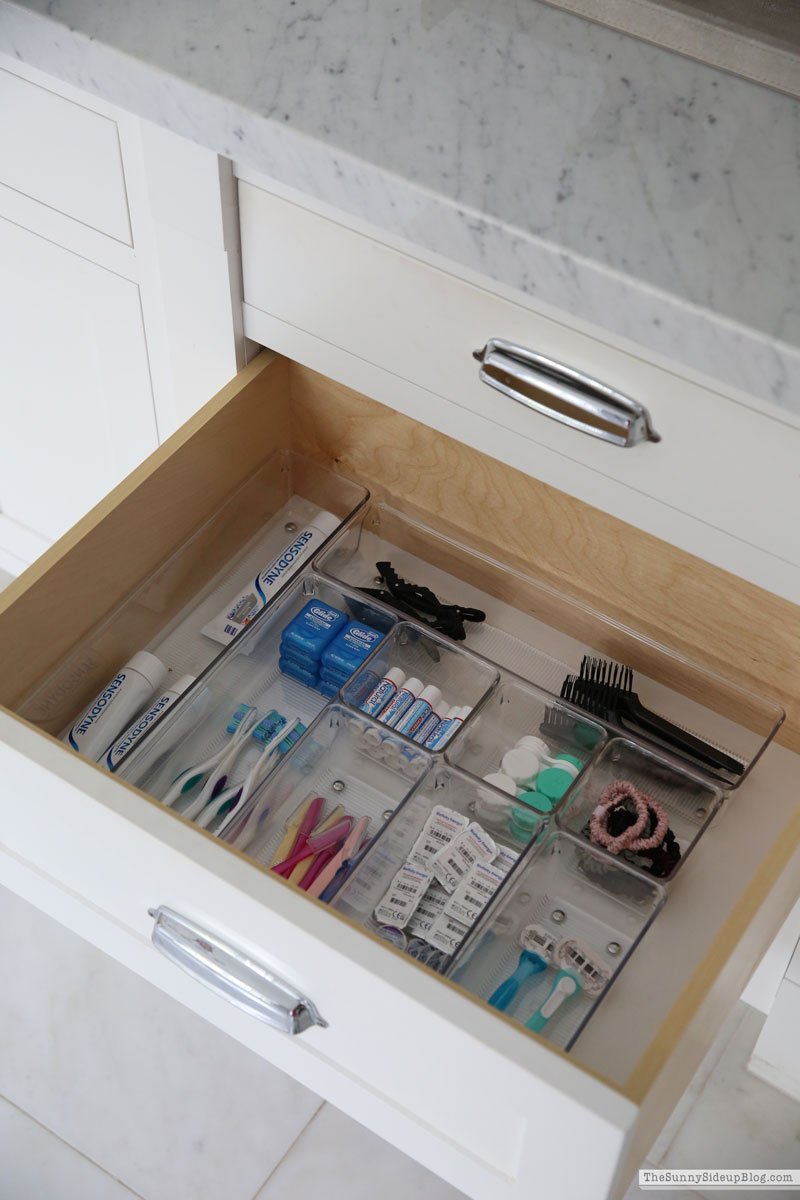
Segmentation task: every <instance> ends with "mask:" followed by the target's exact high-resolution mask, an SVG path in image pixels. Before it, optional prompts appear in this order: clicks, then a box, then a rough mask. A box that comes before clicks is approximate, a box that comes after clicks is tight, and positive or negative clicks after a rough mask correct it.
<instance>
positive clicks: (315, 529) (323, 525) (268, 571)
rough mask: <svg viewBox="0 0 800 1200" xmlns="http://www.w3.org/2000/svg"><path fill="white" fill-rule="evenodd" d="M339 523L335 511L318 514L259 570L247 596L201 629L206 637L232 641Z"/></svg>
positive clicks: (230, 605) (238, 597) (224, 644)
mask: <svg viewBox="0 0 800 1200" xmlns="http://www.w3.org/2000/svg"><path fill="white" fill-rule="evenodd" d="M339 524H340V522H339V518H338V517H335V516H334V515H333V513H329V512H319V513H317V515H316V516H315V517H314V521H313V523H309V524H308V525H306V526H305V527H304V528H303V529H301V530H300V531H299V532H298V533H296V534H295V535H294V536H293V538H292V540H291V541H290V542H289V544H288V545H286V546H284V548H283V549H282V550H281V552H280V554H277V555H276V556H275V558H273V560H272V562H271V563H268V564H267V566H266V567H264V568H263V570H261V571H259V573H258V575H256V577H255V579H254V580H253V583H252V586H251V587H250V588H249V589H248V590H247V591H246V592H245V593H244V594H243V595H239V596H236V597H235V598H234V599H233V600H232V601H231V603H230V604H227V605H226V606H225V610H224V611H223V612H221V613H220V614H219V616H217V617H214V619H213V621H209V622H208V624H207V625H204V626H203V628H202V631H201V632H202V633H203V634H204V636H205V637H207V638H211V640H212V642H219V643H220V645H222V646H227V645H228V643H229V642H232V641H233V639H234V638H235V637H236V635H237V634H238V633H241V631H242V630H243V629H244V628H245V626H247V625H249V624H250V622H251V621H252V620H253V618H254V617H256V616H258V614H259V613H260V612H261V610H262V608H265V607H266V606H267V604H268V603H269V601H270V600H271V598H272V596H273V595H274V594H275V592H276V591H277V590H278V588H279V587H282V586H283V584H284V583H285V582H286V580H287V579H291V577H292V576H293V575H294V574H295V572H296V571H297V570H298V568H299V567H301V566H302V564H303V563H304V562H305V561H306V560H307V559H309V558H310V557H311V555H312V554H316V552H317V551H318V550H319V549H320V547H321V546H322V543H323V542H324V541H325V539H326V538H327V537H330V535H331V534H332V533H333V532H334V531H335V530H336V529H338V528H339Z"/></svg>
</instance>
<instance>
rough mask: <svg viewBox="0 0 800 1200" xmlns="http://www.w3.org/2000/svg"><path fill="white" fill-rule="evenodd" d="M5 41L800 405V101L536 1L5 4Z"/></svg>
mask: <svg viewBox="0 0 800 1200" xmlns="http://www.w3.org/2000/svg"><path fill="white" fill-rule="evenodd" d="M0 51H2V52H5V53H7V54H10V55H12V56H17V57H19V58H21V59H22V60H23V61H25V62H27V63H29V64H30V65H32V66H35V67H39V68H40V69H42V70H45V71H49V72H51V73H52V74H55V75H56V76H58V77H60V78H62V79H64V80H66V81H67V82H69V83H72V84H74V85H76V86H78V87H81V88H84V89H85V90H87V91H88V92H90V93H94V94H97V95H100V96H102V97H103V98H105V99H107V100H109V101H111V102H113V103H116V104H118V105H120V106H122V107H123V108H127V109H129V110H131V111H133V112H135V113H137V114H139V115H140V116H143V117H146V118H148V119H151V120H154V121H156V122H158V123H159V124H161V125H163V126H165V127H167V128H169V129H171V130H173V131H174V132H176V133H179V134H182V135H184V136H187V137H190V138H192V139H193V140H195V141H197V142H200V143H202V144H203V145H206V146H209V147H211V148H213V149H215V150H217V151H218V152H219V153H221V154H224V155H226V156H228V157H231V158H233V159H235V160H237V161H239V162H241V163H242V164H244V165H246V166H249V167H251V168H253V169H255V170H257V171H260V172H262V173H264V174H265V175H267V176H269V177H271V178H273V179H275V180H277V181H278V182H279V183H280V184H283V185H285V186H288V187H291V188H294V189H297V190H298V191H300V192H302V193H304V194H306V195H308V196H310V197H312V198H314V199H317V200H322V201H324V202H325V203H326V204H330V205H333V206H335V207H337V208H339V209H340V210H342V211H343V212H344V213H345V214H348V215H351V216H353V217H355V218H357V219H359V220H366V221H368V222H370V223H371V224H372V225H374V226H375V227H376V228H378V229H382V230H385V231H387V232H389V233H390V234H392V235H393V236H395V237H400V238H403V239H407V240H408V241H409V242H410V243H412V244H413V245H414V246H419V247H422V248H423V249H425V250H429V251H434V252H436V253H438V254H441V255H444V256H446V257H447V258H450V259H451V260H452V261H453V262H454V263H456V264H460V265H462V266H465V267H467V268H469V269H471V270H477V271H479V272H481V273H482V274H484V275H486V276H488V277H489V278H491V279H493V280H496V281H499V282H501V283H503V284H505V285H508V286H510V287H512V288H515V289H519V290H521V291H524V292H526V293H528V294H530V295H532V296H535V297H537V298H540V299H543V300H545V301H547V302H548V303H550V304H553V305H555V306H556V307H559V308H561V309H564V310H566V311H568V312H569V313H572V314H574V315H576V316H579V317H580V318H583V319H586V320H589V321H592V322H595V323H597V324H599V325H600V326H601V327H604V328H606V329H609V330H611V331H612V332H614V333H617V334H621V335H623V336H626V337H629V338H631V339H632V340H634V341H635V342H637V343H639V344H641V345H643V346H645V347H647V348H650V349H653V350H656V351H658V352H660V353H664V354H666V355H668V356H670V357H677V358H679V359H680V361H681V362H683V363H686V364H688V365H689V366H692V367H694V368H695V369H697V370H700V371H702V372H704V373H706V374H707V375H710V376H712V377H715V378H717V379H720V380H722V381H724V382H727V383H731V384H733V385H735V386H737V387H740V388H742V389H743V390H744V391H747V392H749V393H751V394H752V395H753V396H754V397H756V398H757V399H758V400H760V401H762V402H766V403H768V404H777V405H780V406H783V407H784V408H785V409H788V410H792V411H794V412H796V413H800V348H799V347H800V103H798V102H797V101H795V100H792V99H791V98H790V97H788V96H784V95H781V94H778V93H775V92H771V91H769V90H767V89H765V88H760V87H758V86H757V85H755V84H751V83H748V82H746V81H744V80H741V79H738V78H735V77H733V76H728V75H725V74H723V73H721V72H719V71H716V70H714V69H713V68H710V67H706V66H703V65H701V64H698V63H695V62H692V61H690V60H688V59H684V58H681V57H679V56H677V55H674V54H670V53H668V52H666V51H663V50H660V49H658V48H656V47H653V46H649V45H646V44H644V43H641V42H638V41H636V40H634V39H632V38H628V37H626V36H624V35H622V34H618V33H615V32H613V31H611V30H609V29H606V28H602V27H600V26H597V25H594V24H592V23H591V22H587V21H584V20H582V19H580V18H577V17H575V16H572V15H570V14H567V13H564V12H561V11H558V10H555V9H551V8H549V7H548V6H547V5H545V4H541V3H538V2H537V0H493V2H492V4H491V5H486V4H478V3H477V0H420V3H418V4H417V3H412V4H408V5H403V6H401V5H393V6H387V5H382V4H376V3H371V2H370V0H288V2H287V3H286V4H283V5H265V4H263V2H262V0H219V2H218V3H215V4H214V5H213V6H212V5H208V6H198V5H197V3H196V0H172V2H171V3H170V5H169V6H164V5H162V4H157V3H156V2H155V0H143V2H142V3H140V4H138V5H126V6H121V5H97V4H95V3H93V2H92V0H0Z"/></svg>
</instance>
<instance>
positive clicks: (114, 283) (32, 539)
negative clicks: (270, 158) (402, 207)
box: [0, 56, 243, 574]
mask: <svg viewBox="0 0 800 1200" xmlns="http://www.w3.org/2000/svg"><path fill="white" fill-rule="evenodd" d="M234 195H235V194H234V188H233V181H232V177H231V174H230V169H229V168H228V167H227V164H225V163H223V162H222V161H221V160H220V159H218V158H217V156H216V155H215V154H212V153H210V152H208V151H205V150H200V149H199V148H197V147H195V146H192V145H191V144H190V143H188V142H185V141H183V140H182V139H179V138H175V137H173V136H171V135H170V134H167V133H164V132H163V131H161V130H159V129H156V128H155V127H153V126H149V125H146V124H145V123H143V122H140V121H138V120H137V119H135V118H134V117H131V116H130V115H129V114H127V113H123V112H119V111H117V110H114V109H113V108H111V106H109V105H105V104H104V103H103V102H102V101H99V100H96V99H90V98H89V97H86V96H84V95H83V94H82V93H80V92H76V91H75V90H74V89H71V88H68V87H66V86H64V85H61V84H57V83H56V82H55V81H54V80H52V79H50V78H49V77H47V76H44V75H41V74H40V73H38V72H35V71H32V70H30V69H29V68H27V67H24V66H23V65H22V64H20V63H17V62H15V61H12V60H10V59H7V58H5V57H3V56H0V263H2V273H1V274H0V566H2V567H3V568H4V569H5V570H7V571H10V572H11V573H12V574H17V573H18V572H19V571H21V570H22V569H23V568H24V567H25V566H27V565H28V564H29V563H31V562H32V561H33V560H34V559H35V558H36V557H38V555H39V554H41V553H42V551H43V550H44V549H46V547H47V546H48V545H49V544H50V543H51V542H52V541H53V540H54V539H55V538H57V537H59V536H60V535H61V534H62V533H64V532H65V531H66V530H67V529H68V528H69V527H70V526H71V525H72V524H74V522H75V521H76V520H77V519H78V518H79V517H80V516H82V515H83V513H85V512H86V511H87V509H89V508H91V507H92V505H94V504H95V503H96V502H97V501H98V500H100V499H101V498H102V496H104V495H105V494H106V492H107V491H108V490H109V488H111V487H113V486H114V485H115V484H117V483H119V481H120V480H121V479H122V478H124V476H125V475H127V474H128V472H129V471H131V470H132V469H133V467H135V466H136V465H137V464H138V463H139V462H141V460H142V459H143V458H144V457H146V456H147V455H148V454H149V453H150V452H151V451H152V450H153V449H155V447H156V446H157V445H158V442H159V440H161V439H163V438H164V437H165V436H167V435H168V434H169V433H171V432H172V430H173V429H175V428H176V427H177V426H178V425H179V424H180V423H181V422H182V421H183V420H185V419H186V418H187V417H188V416H190V415H191V413H192V412H193V411H194V410H195V408H196V407H197V405H198V404H199V403H200V398H201V397H204V396H207V395H208V392H209V388H210V390H212V391H213V390H214V389H215V388H216V387H219V386H220V385H221V384H222V383H223V382H225V381H226V380H227V379H229V378H230V376H231V375H232V374H234V373H235V371H236V370H237V368H238V367H239V366H240V365H241V362H242V351H243V340H242V337H241V332H240V326H241V321H240V305H239V300H238V293H239V285H238V279H239V250H238V229H237V225H236V217H235V204H234V203H233V201H234Z"/></svg>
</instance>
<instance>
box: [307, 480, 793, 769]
mask: <svg viewBox="0 0 800 1200" xmlns="http://www.w3.org/2000/svg"><path fill="white" fill-rule="evenodd" d="M381 561H390V562H391V563H392V565H393V567H394V568H395V570H396V571H397V572H398V574H399V575H400V576H402V577H403V578H404V579H406V580H407V581H408V582H411V583H415V584H423V585H425V586H427V587H430V588H431V589H432V590H433V591H434V592H435V593H436V595H437V596H438V597H439V599H440V600H442V601H446V602H448V603H457V604H461V605H465V606H469V607H476V608H480V609H483V610H484V611H485V613H486V618H487V619H486V622H485V623H483V624H469V623H468V624H467V625H466V641H465V643H464V645H465V646H466V648H467V649H468V650H471V651H472V652H474V653H475V654H478V655H481V656H483V657H485V658H486V659H488V660H489V661H491V662H492V663H493V664H497V665H499V666H500V667H504V668H506V669H508V670H509V671H511V672H513V673H514V674H515V675H517V676H520V677H522V678H523V679H525V680H528V681H530V682H532V683H535V684H538V685H539V686H540V687H541V688H543V689H545V690H546V691H547V692H550V693H551V694H553V695H555V696H558V695H560V693H561V690H562V687H563V685H564V682H565V679H566V677H567V676H568V675H576V674H577V673H578V671H579V670H580V667H581V663H582V660H583V658H584V656H590V657H593V658H603V659H605V660H608V661H610V662H614V663H619V664H624V665H626V666H628V667H630V668H631V669H632V671H633V686H634V689H635V692H636V694H637V695H638V697H639V699H640V701H641V703H642V704H643V705H644V706H645V707H646V708H647V709H649V710H651V711H652V712H654V713H656V714H658V715H660V716H661V717H663V718H666V719H667V720H669V721H670V722H672V723H674V724H675V725H677V726H680V727H682V728H683V729H684V730H687V731H691V732H692V733H693V734H695V735H697V736H698V737H699V738H701V739H703V740H704V741H706V742H708V743H709V744H710V745H712V746H714V747H717V748H719V749H722V750H725V751H727V752H728V754H729V755H730V756H731V757H732V758H733V759H735V760H737V761H738V763H739V764H740V765H741V773H739V772H738V771H737V772H735V773H734V772H730V771H725V770H722V771H718V772H717V773H716V774H714V773H713V772H712V773H711V775H713V782H715V783H716V784H718V785H719V786H720V787H722V788H723V789H724V790H726V791H729V790H733V789H734V788H736V787H738V786H739V784H740V783H741V782H742V781H743V780H744V779H745V778H746V777H747V775H748V774H749V772H750V771H751V770H752V768H753V766H754V765H755V763H756V762H757V761H758V759H759V757H760V756H761V754H762V753H763V751H764V750H765V748H766V746H767V745H768V744H769V742H770V741H771V740H772V738H773V737H774V736H775V733H776V732H777V730H778V728H779V727H780V725H781V722H782V721H783V718H784V713H783V710H782V709H781V707H780V705H778V704H776V703H774V702H773V701H770V700H766V699H764V698H763V697H760V696H757V695H755V694H754V693H753V692H750V691H748V690H747V689H746V688H743V687H740V686H739V685H738V684H735V683H732V682H731V681H729V680H726V679H724V678H723V677H722V676H720V675H717V674H716V673H714V672H713V671H709V670H707V669H706V668H704V667H701V666H699V665H698V664H697V663H693V662H691V661H690V660H688V659H686V658H683V657H682V656H681V655H679V654H676V653H675V652H674V651H672V650H669V649H667V648H666V647H664V646H661V645H659V644H658V643H657V642H655V641H653V640H652V639H650V638H647V637H644V636H643V635H641V634H638V633H636V632H635V631H634V630H631V629H629V628H627V627H626V626H624V625H622V624H620V623H619V622H617V621H614V620H612V619H611V618H610V617H607V616H605V615H604V614H603V613H602V612H601V611H599V610H598V609H593V608H590V607H589V606H588V605H586V604H583V603H581V602H579V601H577V600H574V599H572V598H571V597H569V596H566V595H564V594H563V593H560V592H558V591H557V590H556V589H554V588H551V587H549V586H548V585H546V584H543V583H541V582H539V581H538V580H536V579H535V578H534V577H533V576H532V575H531V574H529V573H528V572H527V571H526V570H525V569H524V568H519V569H518V568H515V567H512V566H509V565H507V564H505V563H501V562H498V561H497V560H495V559H494V558H493V557H492V556H491V554H490V553H480V552H479V551H477V550H474V549H472V548H470V547H468V546H465V545H464V544H463V543H461V542H460V541H459V540H457V538H456V537H453V536H449V535H448V534H446V533H443V532H441V531H439V530H435V529H432V528H431V527H430V526H428V525H426V524H425V523H424V522H422V521H420V520H418V519H416V518H415V517H413V516H411V515H408V514H406V513H404V512H401V511H399V510H398V509H396V508H393V507H391V506H389V505H387V504H383V503H376V502H372V503H371V504H370V505H368V506H367V508H366V509H365V511H364V512H363V513H362V514H361V515H360V517H359V519H358V520H355V521H353V522H351V524H350V525H349V526H348V527H347V528H345V529H344V530H343V531H342V533H341V534H340V535H339V536H338V537H337V538H336V539H335V540H334V541H332V542H331V543H330V545H329V546H328V548H327V549H325V550H324V551H322V552H321V553H320V554H319V555H317V557H316V558H315V560H314V564H315V566H316V568H317V569H318V570H319V571H320V573H321V574H323V575H325V576H327V577H329V578H331V579H336V580H338V581H340V582H344V583H347V584H348V585H350V586H351V587H356V588H360V587H369V588H372V587H375V586H376V563H377V562H381ZM597 602H598V606H600V605H602V596H599V597H598V598H597ZM596 719H598V720H600V722H601V723H602V724H604V725H605V726H606V727H607V728H608V729H609V731H610V732H612V733H616V734H619V735H622V736H628V737H634V738H635V740H636V741H637V742H639V743H642V744H646V745H651V746H653V747H654V748H655V749H657V750H660V751H662V752H663V753H665V754H667V755H669V756H672V757H675V758H676V761H677V759H678V758H679V756H678V755H676V752H675V751H674V749H673V748H671V747H670V745H669V744H665V743H664V742H663V741H660V740H659V739H658V738H657V737H655V735H653V734H650V733H645V732H644V730H642V729H639V728H637V729H633V728H632V727H631V726H630V725H629V724H626V723H625V721H623V720H622V718H620V719H612V718H611V717H608V716H606V717H597V718H596ZM626 720H627V719H626ZM681 761H682V765H684V766H688V768H689V769H690V770H699V771H700V773H702V774H709V771H708V770H707V769H706V768H705V767H704V766H703V764H701V763H697V762H695V761H687V760H685V759H683V760H681Z"/></svg>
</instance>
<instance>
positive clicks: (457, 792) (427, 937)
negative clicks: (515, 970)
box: [331, 761, 547, 971]
mask: <svg viewBox="0 0 800 1200" xmlns="http://www.w3.org/2000/svg"><path fill="white" fill-rule="evenodd" d="M515 813H516V814H518V816H517V818H516V819H515V816H514V814H515ZM546 827H547V822H546V820H545V819H544V818H543V817H542V816H541V815H540V814H539V813H537V812H535V811H534V810H533V809H530V808H529V807H528V806H527V805H525V804H523V803H519V802H515V801H514V800H513V799H512V798H511V797H510V796H509V795H507V794H506V793H504V792H501V791H498V790H497V789H495V788H493V787H491V786H490V785H488V784H485V783H482V782H481V781H480V780H478V779H473V778H472V777H471V776H469V775H467V774H466V773H465V772H463V771H460V770H459V769H458V768H457V767H451V766H447V765H446V764H444V763H442V762H441V761H438V762H437V763H436V765H434V767H433V769H432V770H430V771H429V772H428V773H427V774H425V775H424V776H423V777H422V778H421V780H420V782H419V783H418V784H417V786H416V787H415V788H414V791H413V792H412V793H411V795H410V796H409V797H408V799H407V800H406V801H405V802H404V804H403V805H402V806H401V807H400V808H399V809H398V810H397V812H396V813H395V814H394V816H393V817H392V819H391V821H390V822H389V823H388V824H387V825H386V827H385V829H384V830H383V831H382V833H381V835H380V836H379V837H378V838H377V839H376V841H375V842H374V844H373V845H372V846H371V847H370V849H369V851H368V853H367V854H366V855H365V856H364V857H363V859H362V860H361V861H360V862H359V863H358V864H357V865H356V867H355V869H354V870H353V872H352V874H351V875H349V876H348V878H347V879H346V880H345V881H344V883H343V885H342V887H341V889H340V890H339V891H338V892H337V894H336V895H335V896H334V897H333V899H332V901H331V904H332V907H333V908H334V909H336V910H337V911H339V912H342V913H343V914H344V915H345V916H347V917H349V918H350V919H351V920H352V921H355V922H356V923H357V924H359V925H363V926H364V927H365V928H367V929H369V930H370V931H371V932H373V933H377V934H378V935H379V936H380V937H383V938H385V939H386V940H387V941H389V942H391V944H392V945H394V946H396V947H397V948H399V949H401V950H405V951H406V952H407V953H408V954H410V955H411V956H412V957H413V958H415V959H417V960H418V961H419V962H422V963H424V964H425V965H427V966H430V967H432V968H433V969H434V970H438V971H441V970H443V969H444V967H445V966H446V964H447V963H448V962H449V960H450V959H451V957H452V955H453V953H454V952H455V950H456V949H457V948H458V946H459V945H460V944H461V941H463V939H464V937H466V935H467V933H468V932H469V930H470V929H471V928H472V927H473V926H474V925H475V923H476V922H477V921H478V920H479V919H480V915H481V913H482V912H483V910H484V908H485V907H486V906H487V905H488V903H489V901H490V900H491V899H492V897H493V896H494V895H495V894H496V893H497V892H499V891H500V889H502V888H503V887H504V886H505V883H506V881H507V879H508V878H509V877H510V875H511V873H512V871H513V870H514V869H515V868H516V867H517V864H518V862H519V860H520V859H521V857H522V856H523V855H524V854H525V852H526V851H527V850H528V849H529V847H530V846H532V845H534V844H535V843H536V841H537V840H538V838H539V837H540V836H541V835H542V833H543V832H544V830H545V829H546ZM470 834H473V835H475V836H474V837H473V838H471V837H470ZM459 839H463V840H464V844H463V846H459Z"/></svg>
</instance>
